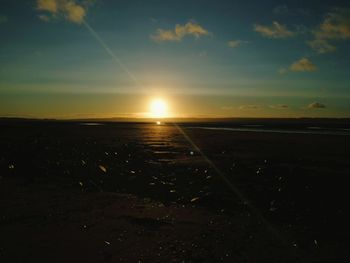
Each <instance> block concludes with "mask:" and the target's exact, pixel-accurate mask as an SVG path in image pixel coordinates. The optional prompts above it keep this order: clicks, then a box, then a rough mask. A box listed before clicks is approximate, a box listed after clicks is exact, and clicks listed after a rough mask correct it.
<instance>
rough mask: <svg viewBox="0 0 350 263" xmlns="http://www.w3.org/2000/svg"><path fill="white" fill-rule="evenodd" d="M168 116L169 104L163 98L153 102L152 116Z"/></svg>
mask: <svg viewBox="0 0 350 263" xmlns="http://www.w3.org/2000/svg"><path fill="white" fill-rule="evenodd" d="M166 116H167V104H166V102H165V101H164V100H162V99H156V100H153V101H152V102H151V117H153V118H164V117H166Z"/></svg>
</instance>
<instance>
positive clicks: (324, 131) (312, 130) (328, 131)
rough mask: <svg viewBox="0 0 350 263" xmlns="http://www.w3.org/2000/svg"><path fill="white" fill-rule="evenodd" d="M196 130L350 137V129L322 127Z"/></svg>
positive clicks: (245, 127) (251, 127)
mask: <svg viewBox="0 0 350 263" xmlns="http://www.w3.org/2000/svg"><path fill="white" fill-rule="evenodd" d="M190 128H194V129H206V130H222V131H238V132H269V133H288V134H318V135H342V136H349V135H350V129H346V128H337V129H335V128H322V127H307V128H306V129H297V130H294V129H278V128H269V127H266V128H264V126H263V125H255V126H254V127H253V126H252V125H244V126H242V127H233V128H232V127H190Z"/></svg>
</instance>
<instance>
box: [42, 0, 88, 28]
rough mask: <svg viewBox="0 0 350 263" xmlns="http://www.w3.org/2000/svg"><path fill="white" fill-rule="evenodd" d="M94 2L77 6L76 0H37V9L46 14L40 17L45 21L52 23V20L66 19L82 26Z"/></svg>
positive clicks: (84, 2)
mask: <svg viewBox="0 0 350 263" xmlns="http://www.w3.org/2000/svg"><path fill="white" fill-rule="evenodd" d="M93 2H94V1H91V0H90V1H83V2H82V4H77V2H76V1H74V0H37V9H38V10H39V11H43V12H45V14H41V15H39V18H40V19H41V20H43V21H46V22H48V21H50V20H51V19H52V18H57V17H64V18H65V19H67V20H68V21H70V22H73V23H77V24H81V23H82V22H83V21H84V18H85V16H86V12H87V7H88V6H90V5H91V4H93Z"/></svg>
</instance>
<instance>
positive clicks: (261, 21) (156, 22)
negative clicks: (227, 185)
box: [0, 0, 350, 118]
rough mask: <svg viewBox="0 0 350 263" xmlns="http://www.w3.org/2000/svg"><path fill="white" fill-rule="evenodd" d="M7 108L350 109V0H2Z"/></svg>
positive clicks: (99, 112)
mask: <svg viewBox="0 0 350 263" xmlns="http://www.w3.org/2000/svg"><path fill="white" fill-rule="evenodd" d="M0 36H1V37H0V116H7V117H36V118H85V117H86V118H88V117H93V118H95V117H145V116H149V115H148V114H149V110H150V109H149V108H150V104H151V101H152V100H154V99H162V100H163V101H164V102H165V103H166V104H167V116H171V117H350V85H349V83H350V74H349V72H350V3H349V2H348V1H336V0H333V1H329V0H328V1H325V0H319V1H296V0H294V1H272V0H268V1H258V0H245V1H234V0H228V1H219V0H216V1H204V0H201V1H191V0H187V1H180V0H178V1H166V0H162V1H156V0H149V1H145V0H143V1H141V0H138V1H136V0H125V1H124V0H123V1H112V0H82V1H77V0H76V1H74V0H0Z"/></svg>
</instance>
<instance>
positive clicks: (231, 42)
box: [227, 40, 248, 48]
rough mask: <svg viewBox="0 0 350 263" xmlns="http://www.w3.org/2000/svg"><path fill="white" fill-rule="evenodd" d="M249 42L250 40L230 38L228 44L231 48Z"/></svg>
mask: <svg viewBox="0 0 350 263" xmlns="http://www.w3.org/2000/svg"><path fill="white" fill-rule="evenodd" d="M244 43H248V41H242V40H230V41H228V42H227V45H228V46H229V47H231V48H236V47H239V46H240V45H242V44H244Z"/></svg>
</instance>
